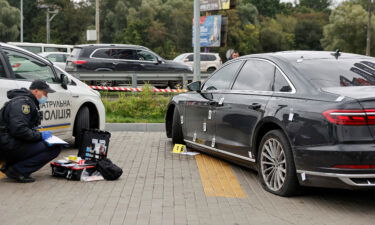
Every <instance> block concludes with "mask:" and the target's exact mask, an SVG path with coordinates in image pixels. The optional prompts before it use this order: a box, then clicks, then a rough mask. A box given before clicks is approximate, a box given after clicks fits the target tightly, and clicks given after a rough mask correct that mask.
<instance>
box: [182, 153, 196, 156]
mask: <svg viewBox="0 0 375 225" xmlns="http://www.w3.org/2000/svg"><path fill="white" fill-rule="evenodd" d="M180 154H181V155H193V156H194V155H198V154H199V152H181V153H180Z"/></svg>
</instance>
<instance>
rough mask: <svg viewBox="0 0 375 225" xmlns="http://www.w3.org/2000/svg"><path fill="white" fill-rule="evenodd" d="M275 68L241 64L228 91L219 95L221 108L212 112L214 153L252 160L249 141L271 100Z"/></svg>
mask: <svg viewBox="0 0 375 225" xmlns="http://www.w3.org/2000/svg"><path fill="white" fill-rule="evenodd" d="M275 68H276V67H275V66H274V65H273V64H272V63H270V62H268V61H266V60H261V59H249V60H247V61H246V62H245V64H244V65H243V67H242V68H241V71H240V72H239V73H238V76H237V78H236V80H235V82H234V83H233V86H232V89H231V90H230V91H229V92H226V93H224V94H223V96H222V98H223V102H222V103H223V105H222V107H218V108H217V110H216V115H215V119H216V136H217V148H218V149H221V150H224V151H227V152H230V153H233V154H236V155H240V156H242V157H246V158H250V159H251V160H254V159H255V158H254V155H253V154H252V153H251V140H252V136H253V134H254V129H255V126H256V124H257V123H258V122H259V121H260V120H261V119H262V118H263V117H264V113H265V108H266V106H267V103H268V101H269V100H270V98H271V97H272V84H273V81H274V73H275ZM249 152H250V153H249Z"/></svg>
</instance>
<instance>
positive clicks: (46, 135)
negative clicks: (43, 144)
mask: <svg viewBox="0 0 375 225" xmlns="http://www.w3.org/2000/svg"><path fill="white" fill-rule="evenodd" d="M41 133H42V139H43V141H45V140H47V139H48V138H50V137H52V132H51V131H42V132H41Z"/></svg>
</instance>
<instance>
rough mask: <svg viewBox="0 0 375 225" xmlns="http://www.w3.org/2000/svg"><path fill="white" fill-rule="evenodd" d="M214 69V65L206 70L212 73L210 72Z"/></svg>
mask: <svg viewBox="0 0 375 225" xmlns="http://www.w3.org/2000/svg"><path fill="white" fill-rule="evenodd" d="M215 70H216V68H215V67H210V68H208V69H207V72H208V73H212V72H214V71H215Z"/></svg>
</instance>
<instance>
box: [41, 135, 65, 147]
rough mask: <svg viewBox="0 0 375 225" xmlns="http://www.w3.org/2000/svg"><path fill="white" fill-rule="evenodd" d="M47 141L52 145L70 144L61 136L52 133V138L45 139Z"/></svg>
mask: <svg viewBox="0 0 375 225" xmlns="http://www.w3.org/2000/svg"><path fill="white" fill-rule="evenodd" d="M44 141H45V142H47V143H48V144H51V145H56V144H57V145H63V144H68V142H66V141H64V140H62V139H61V138H59V137H56V136H54V135H52V136H51V137H50V138H48V139H47V140H44Z"/></svg>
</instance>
